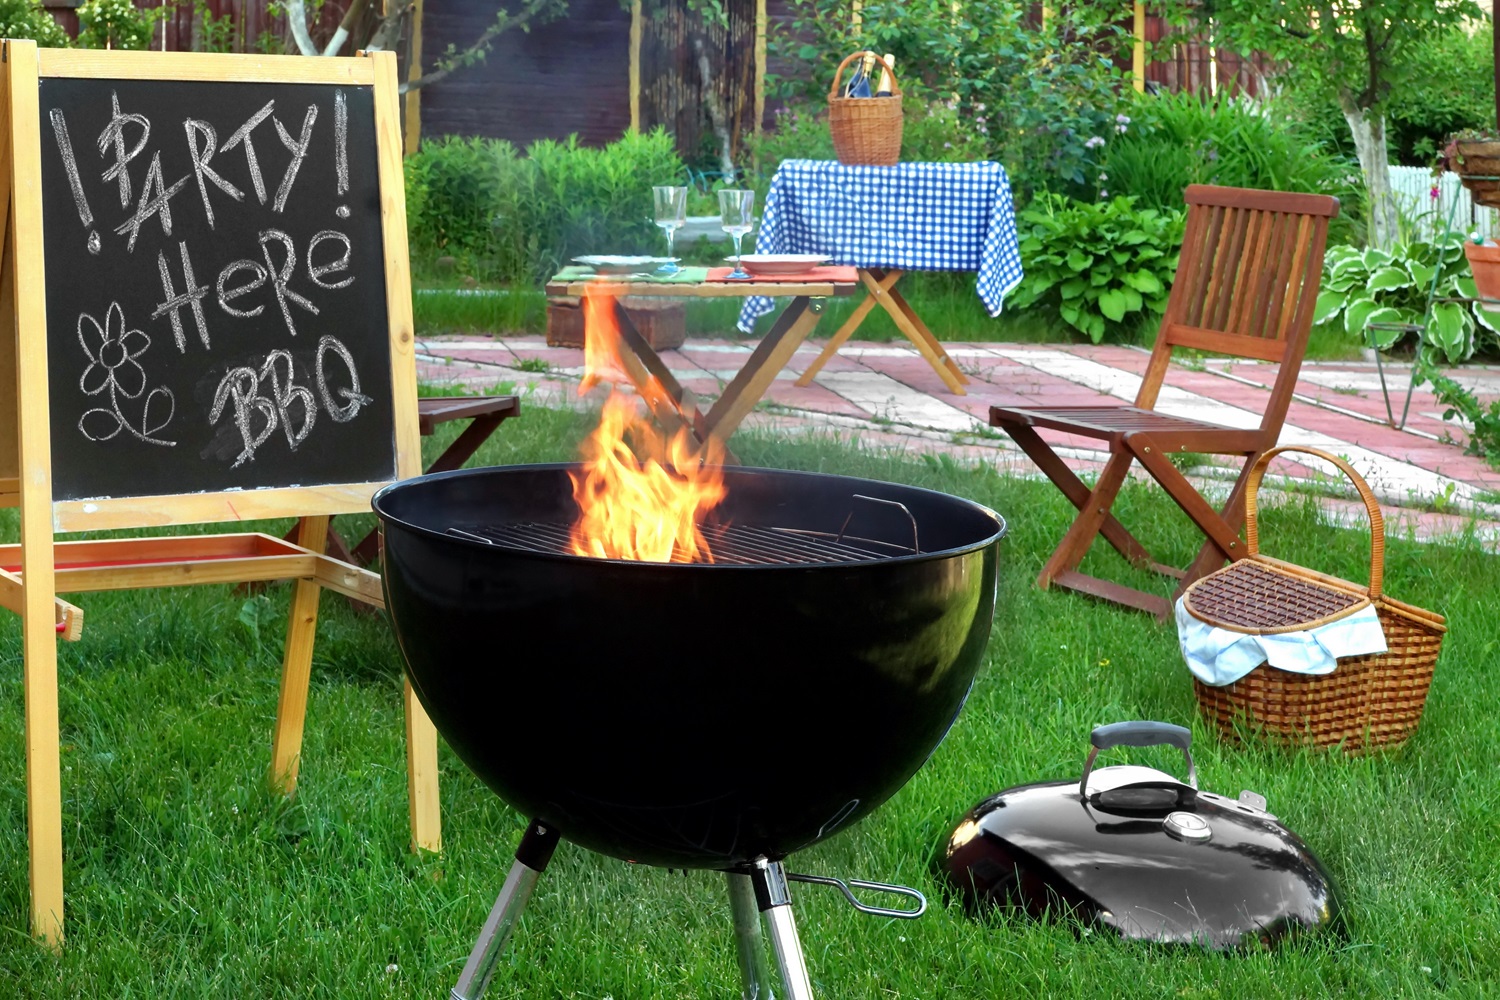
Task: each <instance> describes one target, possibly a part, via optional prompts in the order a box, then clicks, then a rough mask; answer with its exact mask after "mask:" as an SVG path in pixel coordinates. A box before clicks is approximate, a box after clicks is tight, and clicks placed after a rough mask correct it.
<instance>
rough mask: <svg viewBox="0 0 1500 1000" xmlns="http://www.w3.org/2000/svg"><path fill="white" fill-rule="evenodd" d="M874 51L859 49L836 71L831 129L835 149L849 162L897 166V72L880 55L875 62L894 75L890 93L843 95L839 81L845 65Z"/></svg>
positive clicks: (830, 95)
mask: <svg viewBox="0 0 1500 1000" xmlns="http://www.w3.org/2000/svg"><path fill="white" fill-rule="evenodd" d="M871 54H873V53H865V52H856V53H854V54H853V55H852V56H849V57H848V58H847V59H845V60H844V61H843V62H841V63H839V68H838V69H837V70H836V71H835V72H834V74H833V86H832V87H831V88H830V89H829V91H828V131H829V132H830V133H831V134H832V135H833V152H834V155H835V156H837V157H838V160H839V162H840V163H842V164H845V165H847V166H864V167H894V166H895V165H896V164H897V163H899V162H900V161H901V125H902V121H903V119H902V117H901V88H900V87H899V86H897V85H896V72H895V70H894V69H892V67H891V65H890V64H889V63H887V62H886V61H885V60H884V59H882V58H880V57H879V56H875V62H876V63H878V64H879V65H881V66H884V67H885V70H886V72H887V73H889V74H890V75H891V96H890V97H840V96H839V82H840V78H841V77H842V76H843V75H844V67H846V66H848V65H849V64H850V63H852V62H854V61H855V60H856V59H863V58H865V56H866V55H871Z"/></svg>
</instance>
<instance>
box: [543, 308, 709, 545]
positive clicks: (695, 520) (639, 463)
mask: <svg viewBox="0 0 1500 1000" xmlns="http://www.w3.org/2000/svg"><path fill="white" fill-rule="evenodd" d="M583 308H584V377H583V381H582V383H581V384H580V387H579V391H580V393H582V392H586V391H587V390H588V389H590V388H592V387H593V386H595V385H597V384H599V383H600V382H602V381H620V380H621V379H622V378H623V374H622V373H623V371H624V368H625V365H624V364H623V362H622V358H621V354H620V345H619V327H618V326H617V325H616V322H615V312H614V297H613V296H611V295H609V294H608V293H604V292H595V293H594V294H590V295H585V296H584V301H583ZM644 392H645V393H646V395H647V398H648V401H649V400H650V399H651V398H652V393H655V394H657V395H656V398H659V399H665V397H666V393H665V392H664V391H663V390H662V388H661V386H660V385H659V384H658V383H656V381H655V379H652V380H650V382H649V383H648V385H647V386H646V387H645V389H644ZM583 456H584V464H583V471H582V473H581V474H570V477H571V479H572V481H573V499H574V500H575V501H576V502H577V503H578V509H579V517H578V520H577V521H576V522H575V523H574V525H573V529H572V533H571V548H572V551H573V552H574V553H575V554H576V555H581V556H594V557H596V558H603V559H635V560H640V561H644V562H695V561H696V562H712V561H713V553H712V552H711V551H710V550H709V547H708V543H707V542H706V541H705V540H704V538H703V533H702V531H701V530H699V527H698V524H699V522H700V521H701V520H702V518H703V515H705V514H706V513H708V512H709V511H710V510H712V509H713V508H714V507H716V506H718V504H719V502H720V501H722V500H723V499H724V496H725V488H724V474H723V469H722V468H721V465H722V462H723V449H722V447H721V446H720V445H719V443H718V440H717V439H716V438H713V437H709V438H708V440H707V441H706V442H704V444H703V445H702V446H701V447H699V446H698V445H697V443H696V442H695V441H694V440H693V438H692V436H691V435H690V434H689V433H688V430H687V429H686V428H685V427H684V428H682V429H680V430H678V432H677V433H676V434H675V435H673V436H672V438H671V439H670V440H668V439H667V438H666V437H664V436H663V435H662V434H661V433H659V432H658V431H657V430H656V428H655V427H654V426H653V425H652V424H651V423H650V422H649V421H647V420H643V419H641V417H640V415H639V413H638V410H637V406H636V404H635V402H634V401H632V400H631V399H630V398H629V397H627V396H625V395H623V394H622V393H620V392H619V391H618V390H616V389H615V388H614V387H613V386H611V388H610V394H609V398H608V399H607V400H606V401H605V403H604V409H603V411H602V412H601V414H600V416H599V426H598V428H596V429H595V431H594V433H593V434H591V435H590V436H589V438H588V440H587V441H585V442H584V445H583Z"/></svg>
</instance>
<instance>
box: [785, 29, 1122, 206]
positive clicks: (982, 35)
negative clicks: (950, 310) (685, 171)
mask: <svg viewBox="0 0 1500 1000" xmlns="http://www.w3.org/2000/svg"><path fill="white" fill-rule="evenodd" d="M1033 7H1034V5H1032V4H1023V3H967V4H955V3H953V2H952V0H864V2H863V4H862V5H861V7H860V16H859V20H858V21H855V20H852V19H851V18H850V16H849V5H848V3H847V2H846V0H789V2H788V10H787V16H786V19H785V20H784V21H781V22H779V23H778V24H776V25H775V26H774V28H773V34H772V37H771V38H770V41H769V45H770V48H771V50H772V52H773V53H774V54H775V55H776V56H777V57H778V58H779V59H780V60H781V61H783V62H784V63H785V64H786V65H788V66H789V67H790V68H789V71H788V73H787V75H786V77H785V79H783V80H781V81H778V82H779V83H780V84H781V85H782V88H781V89H782V91H783V93H784V94H785V93H796V94H801V95H804V96H811V97H814V98H816V97H818V96H819V95H826V94H827V92H828V87H829V85H830V83H831V82H832V80H833V73H834V67H835V66H836V65H837V62H836V60H839V59H842V58H843V57H844V56H846V55H848V54H849V53H851V52H855V51H858V50H861V49H874V50H875V51H877V52H881V53H886V52H889V53H891V54H893V55H894V56H895V57H896V76H897V80H898V82H899V84H900V86H901V88H902V89H903V90H904V91H905V92H906V93H913V92H914V91H915V90H916V89H917V88H918V87H919V86H920V87H926V88H927V90H928V92H929V93H934V94H942V95H944V96H945V98H946V97H947V96H949V95H951V96H952V98H953V100H954V102H955V104H956V105H957V112H958V120H959V121H960V122H961V123H962V125H963V128H964V130H965V132H966V134H967V135H968V136H969V137H970V141H972V142H974V143H977V144H979V145H980V146H981V147H982V149H983V150H984V152H983V154H982V155H978V156H975V157H972V158H974V159H986V160H998V161H999V162H1001V163H1003V164H1004V165H1005V168H1006V171H1007V172H1008V173H1009V174H1010V177H1011V185H1012V187H1013V188H1014V189H1015V190H1016V191H1017V192H1020V193H1021V194H1022V195H1023V196H1029V195H1030V193H1031V192H1032V191H1035V190H1042V189H1048V190H1066V191H1068V192H1069V193H1074V194H1078V193H1081V187H1080V186H1081V185H1083V184H1085V183H1087V182H1088V181H1089V180H1090V177H1089V176H1088V174H1089V166H1090V164H1091V162H1092V151H1093V147H1091V146H1090V145H1089V141H1090V140H1091V139H1094V138H1096V137H1101V136H1104V135H1105V134H1106V133H1107V132H1108V131H1109V130H1110V129H1111V128H1112V127H1113V125H1114V123H1115V120H1116V115H1117V114H1119V113H1121V112H1122V111H1124V110H1125V107H1126V105H1127V104H1128V97H1127V96H1126V95H1128V94H1129V93H1130V92H1131V91H1130V85H1129V81H1128V74H1127V73H1126V72H1124V71H1123V70H1122V69H1121V68H1120V66H1119V65H1118V64H1117V63H1116V57H1117V56H1119V55H1120V54H1121V53H1122V52H1126V51H1128V50H1129V35H1128V32H1127V31H1125V29H1124V28H1123V27H1122V25H1121V23H1120V14H1119V10H1118V7H1117V5H1111V4H1053V5H1051V15H1050V16H1049V17H1047V18H1046V19H1045V23H1043V24H1038V23H1037V22H1036V20H1035V19H1034V16H1033V15H1034V11H1033ZM908 158H909V159H914V158H915V157H914V156H912V155H910V154H908Z"/></svg>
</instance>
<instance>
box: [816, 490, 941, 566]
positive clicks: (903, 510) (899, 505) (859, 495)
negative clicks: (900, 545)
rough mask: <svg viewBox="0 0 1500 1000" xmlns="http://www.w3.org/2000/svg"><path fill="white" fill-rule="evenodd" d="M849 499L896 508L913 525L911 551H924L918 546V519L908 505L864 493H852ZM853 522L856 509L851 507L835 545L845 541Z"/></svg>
mask: <svg viewBox="0 0 1500 1000" xmlns="http://www.w3.org/2000/svg"><path fill="white" fill-rule="evenodd" d="M849 499H851V500H863V501H865V502H866V503H878V504H883V505H884V506H886V507H895V508H896V509H897V510H899V511H900V512H901V513H903V514H905V515H906V520H907V523H909V524H910V525H911V550H912V552H913V553H918V552H921V551H922V548H921V546H920V545H918V544H917V519H916V518H915V517H912V513H911V511H910V510H908V509H907V508H906V504H904V503H901V502H900V501H899V500H882V499H881V498H880V497H868V496H865V495H864V494H863V493H852V494H850V496H849ZM852 520H854V508H852V507H851V508H849V513H848V515H847V516H845V518H844V523H843V524H842V525H840V527H839V533H838V537H837V538H835V539H834V542H835V543H839V542H842V541H843V540H844V532H846V531H848V530H849V522H850V521H852Z"/></svg>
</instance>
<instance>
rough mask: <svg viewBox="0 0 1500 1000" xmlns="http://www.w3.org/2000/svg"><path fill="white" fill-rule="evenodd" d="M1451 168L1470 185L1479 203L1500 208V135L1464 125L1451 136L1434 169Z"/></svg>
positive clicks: (1460, 179)
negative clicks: (1463, 127)
mask: <svg viewBox="0 0 1500 1000" xmlns="http://www.w3.org/2000/svg"><path fill="white" fill-rule="evenodd" d="M1444 170H1451V171H1453V172H1454V173H1456V174H1458V179H1459V181H1460V182H1462V184H1463V186H1464V187H1466V188H1468V189H1469V193H1470V194H1471V195H1472V196H1473V198H1474V203H1475V204H1476V205H1487V206H1489V207H1491V208H1500V135H1497V134H1496V133H1495V132H1494V131H1493V130H1489V131H1485V130H1480V129H1464V130H1463V131H1462V132H1455V133H1454V134H1453V135H1451V136H1449V137H1448V142H1447V145H1445V146H1444V147H1443V152H1442V155H1441V156H1439V157H1438V162H1437V164H1436V167H1435V171H1434V172H1435V173H1441V172H1442V171H1444Z"/></svg>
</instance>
